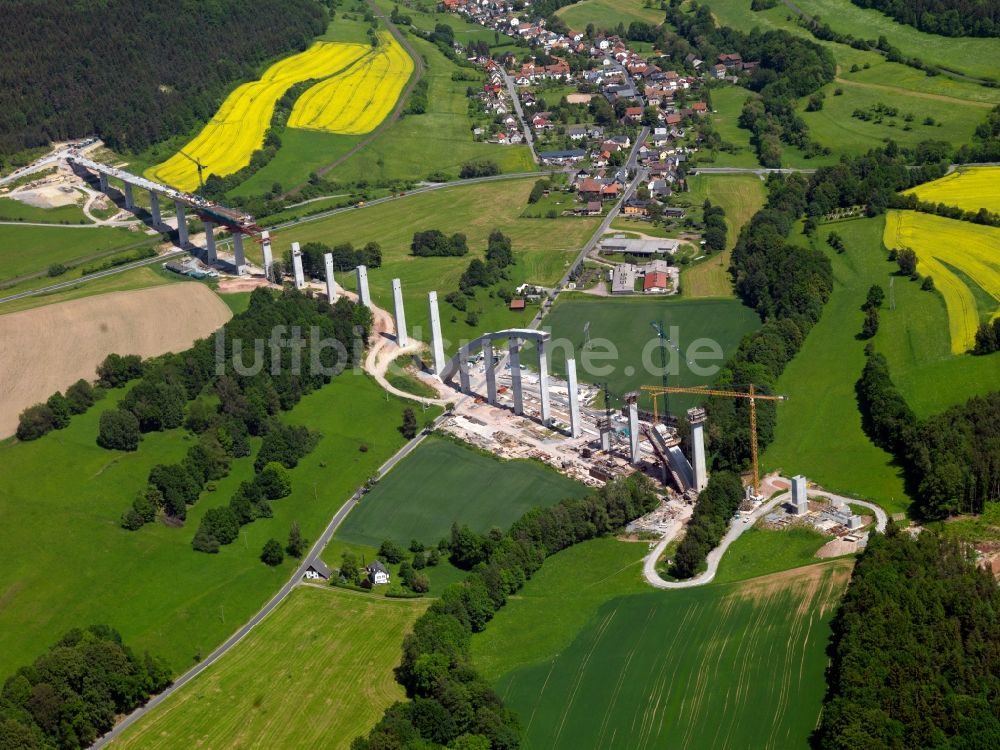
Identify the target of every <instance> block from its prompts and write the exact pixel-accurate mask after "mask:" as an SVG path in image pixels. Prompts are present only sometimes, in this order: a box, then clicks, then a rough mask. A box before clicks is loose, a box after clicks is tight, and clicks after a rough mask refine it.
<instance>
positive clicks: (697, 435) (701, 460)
mask: <svg viewBox="0 0 1000 750" xmlns="http://www.w3.org/2000/svg"><path fill="white" fill-rule="evenodd" d="M687 415H688V423H689V424H690V425H691V457H692V458H693V459H694V461H693V464H694V465H693V467H692V468H693V469H694V488H695V490H696V491H698V492H701V491H702V490H703V489H705V485H706V484H708V470H707V468H706V464H705V419H706V418H707V416H706V414H705V410H704V409H702V408H701V407H695V408H694V409H688V413H687Z"/></svg>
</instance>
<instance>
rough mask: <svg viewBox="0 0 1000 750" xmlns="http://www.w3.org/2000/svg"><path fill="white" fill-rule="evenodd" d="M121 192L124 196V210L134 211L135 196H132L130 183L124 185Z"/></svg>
mask: <svg viewBox="0 0 1000 750" xmlns="http://www.w3.org/2000/svg"><path fill="white" fill-rule="evenodd" d="M122 192H123V193H124V194H125V208H126V209H128V210H129V211H134V210H135V196H134V195H132V183H131V182H126V183H124V189H123V190H122Z"/></svg>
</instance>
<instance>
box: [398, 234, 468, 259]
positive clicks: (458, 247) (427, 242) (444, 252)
mask: <svg viewBox="0 0 1000 750" xmlns="http://www.w3.org/2000/svg"><path fill="white" fill-rule="evenodd" d="M410 253H412V254H413V255H416V256H418V257H421V258H432V257H442V256H460V255H467V254H468V253H469V243H468V241H467V239H466V237H465V235H464V234H462V233H460V232H456V233H455V234H453V235H452V236H451V237H448V236H447V235H445V233H444V232H442V231H441V230H440V229H427V230H424V231H422V232H414V233H413V240H412V241H411V242H410Z"/></svg>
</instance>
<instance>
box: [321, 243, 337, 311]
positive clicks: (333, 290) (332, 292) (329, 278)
mask: <svg viewBox="0 0 1000 750" xmlns="http://www.w3.org/2000/svg"><path fill="white" fill-rule="evenodd" d="M323 267H324V269H325V270H326V301H327V302H329V303H330V304H331V305H332V304H333V303H334V302H336V301H337V282H336V281H334V278H333V253H325V254H324V255H323Z"/></svg>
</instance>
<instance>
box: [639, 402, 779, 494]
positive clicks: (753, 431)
mask: <svg viewBox="0 0 1000 750" xmlns="http://www.w3.org/2000/svg"><path fill="white" fill-rule="evenodd" d="M642 390H644V391H646V392H647V393H649V394H650V395H651V396H652V398H653V415H654V416H653V419H654V420H655V419H657V412H656V397H657V396H658V395H660V394H663V395H666V394H667V393H694V394H699V395H704V396H721V397H723V398H745V399H749V400H750V457H751V460H752V463H753V485H752V488H753V495H754V497H755V498H759V497H760V463H759V461H758V456H757V400H758V399H760V400H762V401H787V400H788V396H771V395H768V394H764V393H757V391H756V390H755V389H754V385H753V383H751V384H750V387H749V389H748V392H747V393H743V392H742V391H723V390H716V389H713V388H708V387H707V386H695V387H693V388H679V387H669V388H665V387H663V386H658V385H644V386H642Z"/></svg>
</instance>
